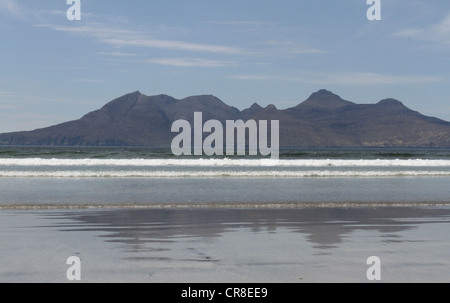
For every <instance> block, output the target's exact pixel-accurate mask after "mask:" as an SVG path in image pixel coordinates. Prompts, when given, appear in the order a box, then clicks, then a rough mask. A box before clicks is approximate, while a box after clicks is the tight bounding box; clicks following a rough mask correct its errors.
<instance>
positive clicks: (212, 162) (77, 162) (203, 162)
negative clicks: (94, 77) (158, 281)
mask: <svg viewBox="0 0 450 303" xmlns="http://www.w3.org/2000/svg"><path fill="white" fill-rule="evenodd" d="M0 166H53V167H54V166H61V167H67V166H72V167H77V166H87V167H90V166H128V167H170V166H177V167H189V166H193V167H271V166H274V167H450V160H427V159H361V160H352V159H342V160H341V159H291V160H284V159H282V160H276V159H228V158H225V159H56V158H55V159H43V158H25V159H17V158H8V159H0Z"/></svg>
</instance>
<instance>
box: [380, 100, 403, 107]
mask: <svg viewBox="0 0 450 303" xmlns="http://www.w3.org/2000/svg"><path fill="white" fill-rule="evenodd" d="M377 105H384V106H386V105H387V106H401V107H405V105H404V104H403V103H402V102H400V101H398V100H396V99H392V98H389V99H383V100H381V101H380V102H378V103H377Z"/></svg>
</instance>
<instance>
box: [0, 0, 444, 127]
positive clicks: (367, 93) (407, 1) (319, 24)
mask: <svg viewBox="0 0 450 303" xmlns="http://www.w3.org/2000/svg"><path fill="white" fill-rule="evenodd" d="M81 5H82V7H81V17H82V19H81V21H72V22H71V21H68V20H67V17H66V11H67V9H68V8H69V5H67V4H66V0H39V1H36V0H0V41H1V42H0V132H7V131H14V130H31V129H35V128H39V127H44V126H49V125H53V124H57V123H60V122H64V121H67V120H74V119H78V118H80V117H81V116H83V115H84V114H85V113H87V112H90V111H92V110H96V109H98V108H100V107H101V106H103V105H104V104H105V103H106V102H108V101H110V100H112V99H114V98H116V97H119V96H122V95H124V94H127V93H129V92H133V91H136V90H140V91H141V92H142V93H144V94H147V95H157V94H167V95H171V96H173V97H176V98H184V97H187V96H191V95H199V94H213V95H215V96H217V97H218V98H220V99H221V100H223V101H224V102H226V103H227V104H230V105H233V106H236V107H237V108H239V109H244V108H247V107H249V106H250V105H251V104H252V103H254V102H258V103H259V104H261V105H262V106H266V105H268V104H275V105H276V106H277V107H278V108H288V107H292V106H294V105H296V104H298V103H300V102H302V101H304V100H305V99H306V98H307V97H308V96H309V95H310V94H311V93H313V92H315V91H317V90H319V89H321V88H326V89H328V90H331V91H333V92H334V93H336V94H338V95H340V96H341V97H343V98H344V99H347V100H350V101H355V102H361V103H376V102H378V101H379V100H381V99H384V98H388V97H392V98H396V99H399V100H400V101H402V102H403V103H405V105H407V106H408V107H410V108H412V109H415V110H418V111H420V112H422V113H424V114H427V115H430V116H437V117H439V118H442V119H446V120H450V2H449V1H448V0H423V1H418V0H381V6H382V12H381V17H382V20H381V21H372V22H371V21H369V20H368V19H367V17H366V12H367V10H368V9H369V7H370V6H369V5H367V4H366V0H339V1H337V0H320V1H319V0H276V1H275V0H227V1H221V0H165V1H153V0H142V1H140V0H132V1H115V0H111V1H107V0H81Z"/></svg>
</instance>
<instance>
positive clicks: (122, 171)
mask: <svg viewBox="0 0 450 303" xmlns="http://www.w3.org/2000/svg"><path fill="white" fill-rule="evenodd" d="M449 181H450V150H428V149H286V150H281V156H280V159H279V160H272V159H259V158H252V157H232V158H226V157H223V158H194V157H191V158H189V157H184V158H179V157H175V156H173V155H172V154H171V152H170V150H167V149H148V148H86V147H70V148H69V147H53V148H48V147H0V192H1V196H0V207H2V208H27V207H42V208H49V207H89V206H94V207H108V206H117V207H124V206H125V207H143V206H145V207H155V206H158V207H159V206H161V205H163V206H171V205H176V206H180V205H182V206H199V205H200V206H204V205H205V204H207V205H210V204H211V205H215V206H218V205H222V204H225V205H229V204H232V205H235V206H239V205H244V206H247V207H248V206H271V207H279V206H288V205H289V206H305V205H307V206H317V205H319V206H322V207H323V206H334V205H336V204H339V205H342V203H351V204H355V205H359V204H363V205H366V204H368V203H372V204H374V203H375V204H380V205H394V204H397V203H401V204H414V205H417V204H445V205H447V204H448V203H450V188H449V186H448V184H449Z"/></svg>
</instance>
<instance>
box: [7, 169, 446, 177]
mask: <svg viewBox="0 0 450 303" xmlns="http://www.w3.org/2000/svg"><path fill="white" fill-rule="evenodd" d="M433 176H436V177H438V176H450V171H420V170H402V171H373V170H372V171H371V170H369V171H354V170H349V171H343V170H309V171H282V170H258V171H252V170H250V171H225V170H216V171H211V170H193V171H128V170H110V171H96V170H82V171H78V170H70V171H28V170H26V171H0V177H1V178H333V177H367V178H373V177H433Z"/></svg>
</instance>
